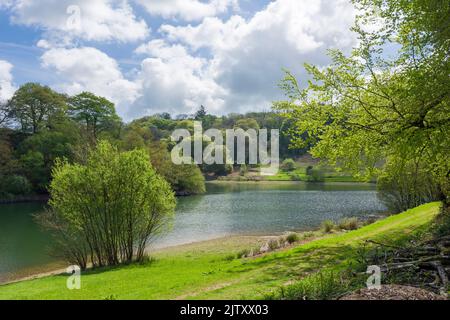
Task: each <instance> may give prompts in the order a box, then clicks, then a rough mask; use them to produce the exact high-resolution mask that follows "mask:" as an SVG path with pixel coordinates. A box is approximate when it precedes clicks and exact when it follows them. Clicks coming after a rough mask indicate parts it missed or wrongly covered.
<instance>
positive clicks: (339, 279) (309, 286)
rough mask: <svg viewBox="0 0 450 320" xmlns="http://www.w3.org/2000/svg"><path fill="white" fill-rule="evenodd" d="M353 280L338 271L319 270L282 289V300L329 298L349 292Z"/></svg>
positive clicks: (280, 296)
mask: <svg viewBox="0 0 450 320" xmlns="http://www.w3.org/2000/svg"><path fill="white" fill-rule="evenodd" d="M350 286H351V282H350V281H349V280H347V279H346V278H345V277H343V276H342V275H340V274H338V273H336V272H332V271H330V272H318V273H317V274H314V275H311V276H308V277H306V278H304V279H302V280H300V281H298V282H296V283H294V284H291V285H288V286H285V287H282V288H281V289H280V294H279V296H278V298H279V299H282V300H329V299H334V298H337V297H338V296H340V295H341V294H343V293H345V292H347V291H348V290H349V288H350Z"/></svg>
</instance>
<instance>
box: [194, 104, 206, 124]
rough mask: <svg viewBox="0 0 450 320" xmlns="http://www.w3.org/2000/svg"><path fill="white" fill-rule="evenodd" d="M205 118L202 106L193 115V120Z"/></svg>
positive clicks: (204, 110)
mask: <svg viewBox="0 0 450 320" xmlns="http://www.w3.org/2000/svg"><path fill="white" fill-rule="evenodd" d="M205 116H206V109H205V107H204V106H203V105H201V106H200V108H199V109H198V110H197V112H196V113H195V117H194V118H195V120H199V121H200V120H203V118H204V117H205Z"/></svg>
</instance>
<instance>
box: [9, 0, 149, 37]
mask: <svg viewBox="0 0 450 320" xmlns="http://www.w3.org/2000/svg"><path fill="white" fill-rule="evenodd" d="M9 2H11V3H10V5H9V10H10V11H11V13H12V17H11V20H12V21H13V22H14V23H16V24H22V25H26V26H37V27H40V28H43V29H44V30H45V35H44V36H45V37H46V39H47V40H48V41H47V40H46V41H47V44H52V45H61V44H62V45H67V44H71V43H72V42H73V41H74V39H82V40H88V41H119V42H129V41H137V40H142V39H144V38H145V37H147V35H148V34H149V28H148V26H147V24H146V23H145V21H144V20H142V19H141V20H139V19H138V18H137V17H136V16H135V14H134V12H133V10H132V7H131V6H130V5H129V3H128V2H127V1H125V0H40V1H33V0H15V1H12V0H10V1H9Z"/></svg>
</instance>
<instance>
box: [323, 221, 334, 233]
mask: <svg viewBox="0 0 450 320" xmlns="http://www.w3.org/2000/svg"><path fill="white" fill-rule="evenodd" d="M320 228H321V229H322V231H323V232H325V233H330V232H331V231H333V229H334V228H336V226H335V224H334V222H333V221H331V220H325V221H322V223H321V225H320Z"/></svg>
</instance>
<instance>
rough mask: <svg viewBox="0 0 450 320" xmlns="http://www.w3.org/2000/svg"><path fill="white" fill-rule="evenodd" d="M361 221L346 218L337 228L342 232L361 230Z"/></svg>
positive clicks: (354, 218)
mask: <svg viewBox="0 0 450 320" xmlns="http://www.w3.org/2000/svg"><path fill="white" fill-rule="evenodd" d="M359 225H360V223H359V220H358V218H356V217H353V218H344V219H342V220H340V221H339V223H338V224H337V227H338V228H339V229H341V230H356V229H358V228H359Z"/></svg>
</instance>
